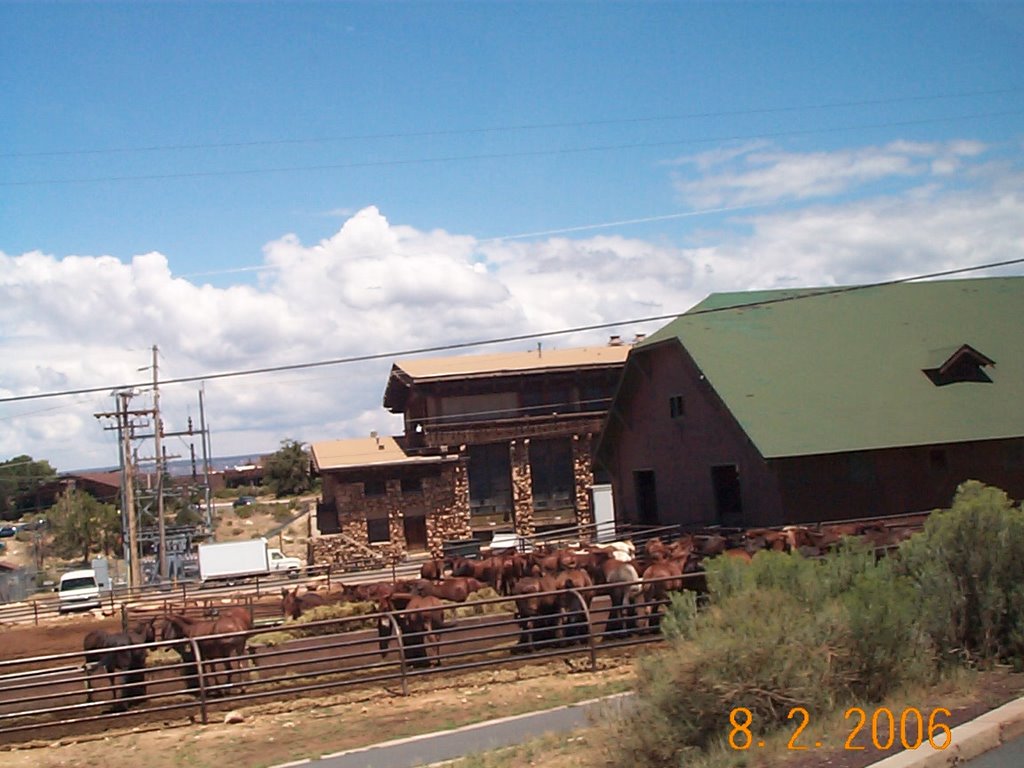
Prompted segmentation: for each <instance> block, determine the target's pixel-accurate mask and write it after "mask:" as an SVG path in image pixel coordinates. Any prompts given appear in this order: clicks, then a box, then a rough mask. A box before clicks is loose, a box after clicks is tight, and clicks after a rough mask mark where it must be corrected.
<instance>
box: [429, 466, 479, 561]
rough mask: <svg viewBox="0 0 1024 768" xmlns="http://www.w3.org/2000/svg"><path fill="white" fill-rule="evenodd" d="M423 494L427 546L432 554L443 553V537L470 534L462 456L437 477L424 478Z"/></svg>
mask: <svg viewBox="0 0 1024 768" xmlns="http://www.w3.org/2000/svg"><path fill="white" fill-rule="evenodd" d="M427 480H429V481H430V482H427ZM423 495H424V499H425V501H426V503H427V547H428V548H429V549H430V554H431V556H432V557H441V556H442V555H443V552H444V550H443V544H444V542H445V541H459V540H463V539H469V538H472V536H473V531H472V529H471V528H470V524H469V475H468V473H467V472H466V462H465V460H462V461H459V462H458V463H457V464H451V465H449V466H448V467H446V468H445V470H444V471H443V472H442V473H441V474H440V475H439V476H438V477H436V478H433V477H432V478H427V479H425V480H424V481H423Z"/></svg>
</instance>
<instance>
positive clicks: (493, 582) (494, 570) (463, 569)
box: [452, 557, 508, 595]
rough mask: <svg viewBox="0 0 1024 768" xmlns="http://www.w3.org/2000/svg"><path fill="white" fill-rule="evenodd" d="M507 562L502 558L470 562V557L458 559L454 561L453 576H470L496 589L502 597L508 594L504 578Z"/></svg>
mask: <svg viewBox="0 0 1024 768" xmlns="http://www.w3.org/2000/svg"><path fill="white" fill-rule="evenodd" d="M504 567H505V562H504V560H502V558H500V557H485V558H484V559H482V560H470V559H469V558H468V557H456V558H455V559H454V560H452V576H468V577H470V578H474V579H476V580H477V581H482V582H484V583H485V584H489V585H490V586H492V587H494V590H495V591H496V592H497V593H498V594H500V595H506V594H508V585H507V584H506V583H505V580H504V578H503V575H504Z"/></svg>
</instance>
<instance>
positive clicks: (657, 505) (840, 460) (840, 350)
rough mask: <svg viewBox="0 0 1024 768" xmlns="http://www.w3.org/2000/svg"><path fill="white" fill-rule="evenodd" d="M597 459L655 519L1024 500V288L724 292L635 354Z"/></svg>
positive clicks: (952, 284)
mask: <svg viewBox="0 0 1024 768" xmlns="http://www.w3.org/2000/svg"><path fill="white" fill-rule="evenodd" d="M597 458H598V461H599V462H600V463H601V464H603V465H604V467H605V468H606V469H607V470H608V472H609V473H610V475H611V477H612V483H613V487H614V493H615V508H616V513H617V515H618V517H619V519H620V520H625V521H630V522H639V523H649V524H655V523H657V524H674V523H680V524H683V525H714V524H721V525H778V524H786V523H796V522H809V521H818V520H838V519H850V518H857V517H868V516H876V515H888V514H902V513H905V512H915V511H924V510H931V509H935V508H938V507H942V506H948V504H949V502H950V500H951V499H952V496H953V494H954V491H955V489H956V486H957V485H958V484H959V483H961V482H963V481H964V480H966V479H969V478H973V479H977V480H981V481H983V482H985V483H989V484H992V485H996V486H999V487H1001V488H1003V489H1004V490H1005V491H1007V492H1008V493H1009V494H1010V495H1011V496H1012V497H1014V498H1017V499H1020V498H1024V278H1020V277H1012V278H980V279H970V280H947V281H936V282H921V283H906V284H890V285H884V286H865V287H850V288H843V289H806V290H790V291H762V292H754V293H728V294H714V295H712V296H710V297H708V298H707V299H706V300H705V301H704V302H702V303H701V304H699V305H698V306H696V307H694V308H693V309H692V310H690V311H689V312H687V313H686V314H684V315H681V316H680V317H678V318H677V319H676V320H674V321H672V322H671V323H669V324H668V325H666V326H665V327H664V328H662V329H660V330H659V331H658V332H657V333H655V334H653V335H651V336H650V337H648V338H647V339H646V340H645V341H644V342H643V343H641V344H638V345H636V346H634V347H633V348H632V350H631V351H630V354H629V357H628V359H627V361H626V366H625V370H624V373H623V377H622V380H621V382H620V384H619V387H618V389H617V392H616V394H615V397H614V400H613V403H612V406H611V409H610V413H609V416H608V420H607V423H606V425H605V429H604V432H603V433H602V435H601V438H600V441H599V444H598V447H597Z"/></svg>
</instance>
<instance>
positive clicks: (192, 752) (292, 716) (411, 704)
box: [0, 616, 1024, 768]
mask: <svg viewBox="0 0 1024 768" xmlns="http://www.w3.org/2000/svg"><path fill="white" fill-rule="evenodd" d="M117 622H118V620H117V619H96V618H91V617H81V616H79V617H67V618H64V619H62V620H59V621H57V622H53V623H52V624H49V625H44V626H39V627H33V626H17V627H11V626H9V627H4V628H3V629H2V630H0V658H10V657H14V656H24V655H40V654H45V653H60V652H65V651H74V650H77V649H78V647H79V644H80V643H81V638H82V637H83V636H84V634H85V633H86V632H87V631H88V630H89V629H91V628H95V627H99V626H107V625H109V626H110V627H111V628H113V627H114V626H117ZM641 652H642V651H641ZM634 659H635V654H623V655H622V656H618V657H602V658H599V663H600V666H601V668H600V669H599V670H598V671H597V672H596V673H595V672H590V671H587V670H586V669H585V668H583V669H581V667H585V664H584V662H583V660H573V661H572V663H571V664H570V663H568V662H567V661H566V660H554V661H549V662H546V663H539V664H536V665H526V666H521V667H518V668H516V669H503V670H488V671H483V672H474V673H470V674H463V675H459V676H458V677H453V678H430V679H427V680H422V681H419V682H418V683H415V684H413V685H412V687H411V690H410V694H411V695H409V696H407V697H406V696H402V695H401V694H400V692H399V691H397V690H395V689H389V688H383V687H379V688H372V689H365V690H361V691H349V692H346V693H344V694H339V695H333V696H325V697H318V698H315V699H314V698H310V699H301V700H289V701H287V702H281V703H270V704H266V703H264V704H260V705H257V706H253V707H248V708H244V709H240V710H237V711H238V712H239V714H240V716H241V717H240V722H237V723H230V724H228V723H225V722H223V721H218V722H214V723H211V724H208V725H201V724H198V723H191V724H190V723H185V722H182V721H176V722H167V723H160V724H156V725H155V726H153V727H145V728H124V729H117V728H111V729H108V730H107V731H106V732H104V733H103V734H101V735H97V736H93V737H77V738H76V739H71V738H68V739H60V740H56V741H47V742H33V743H29V744H22V745H19V746H18V747H17V748H4V747H0V761H2V763H3V765H4V768H87V767H88V768H92V766H95V765H97V764H106V765H110V766H120V765H136V764H138V763H140V762H142V761H143V760H144V761H145V764H146V766H147V768H180V766H193V767H194V768H220V766H223V765H225V764H227V765H232V766H238V767H239V768H261V767H263V766H272V765H278V764H281V763H285V762H289V761H292V760H298V759H302V758H315V757H318V756H321V755H324V754H331V753H333V752H338V751H341V750H344V749H351V748H355V747H360V746H366V745H369V744H373V743H377V742H379V741H384V740H387V739H392V738H401V737H404V736H411V735H415V734H417V733H424V732H428V731H433V730H438V729H446V728H452V727H456V726H458V725H463V724H467V723H471V722H477V721H480V720H487V719H491V718H495V717H503V716H507V715H512V714H518V713H521V712H527V711H531V710H536V709H543V708H547V707H552V706H558V705H561V704H567V703H571V702H574V701H581V700H584V699H588V698H594V697H596V696H601V695H605V694H609V693H615V692H618V691H622V690H629V689H631V688H632V685H633V681H634V672H633V661H634ZM1021 695H1024V675H1020V674H1012V673H1009V672H1008V671H1005V670H996V671H993V672H986V673H972V674H968V675H965V676H964V678H963V679H960V680H958V681H955V682H951V683H949V684H946V685H944V686H942V687H940V688H937V689H935V690H930V691H925V692H923V693H920V694H918V695H916V696H911V697H910V698H908V699H907V700H906V701H902V700H895V701H893V702H891V703H890V704H889V706H890V708H891V709H893V710H894V711H896V712H897V715H898V713H899V711H900V710H901V709H902V708H904V707H910V706H913V707H916V708H918V709H920V710H922V711H924V712H928V711H930V710H931V709H934V708H935V707H945V708H947V709H949V710H950V713H951V714H950V716H949V717H946V718H944V722H946V723H948V724H949V725H950V726H951V727H953V726H956V725H958V724H960V723H963V722H967V721H968V720H971V719H973V718H974V717H977V716H978V715H980V714H981V713H983V712H985V711H988V710H989V709H992V708H994V707H995V706H998V705H999V704H1002V703H1004V702H1006V701H1009V700H1011V699H1013V698H1016V697H1018V696H1021ZM911 699H913V700H911ZM869 716H870V713H869ZM850 730H851V726H850V724H849V723H848V722H845V723H844V721H843V720H842V719H841V718H836V719H833V720H831V721H822V722H820V723H819V722H813V721H812V723H811V724H810V725H809V727H808V728H807V730H806V731H805V732H804V733H803V734H802V736H801V739H800V741H801V742H806V743H807V744H812V745H813V744H814V743H815V742H816V741H817V740H821V741H822V742H823V743H824V744H825V745H826V746H825V747H824V748H821V749H814V748H813V747H812V748H810V749H808V750H805V751H793V750H791V749H788V748H787V746H786V739H785V738H783V739H781V740H775V743H772V744H770V745H768V748H767V749H764V750H762V753H760V754H755V753H752V752H748V753H746V754H745V755H743V757H745V758H746V763H745V764H746V765H747V766H748V767H749V768H782V767H784V768H819V766H828V768H865V767H866V766H868V765H870V764H871V763H873V762H876V761H877V760H879V759H882V758H883V757H886V756H888V755H890V754H892V750H888V751H882V750H878V749H875V748H874V747H873V746H872V745H871V743H870V738H869V737H868V736H866V735H865V734H864V733H862V734H861V736H862V738H859V739H858V740H857V743H862V744H864V745H866V747H867V748H866V749H864V750H859V751H852V750H848V749H844V748H843V747H842V743H843V741H844V740H845V738H846V736H847V735H849V732H850ZM572 738H573V739H575V740H577V743H576V745H575V748H574V749H571V750H567V753H566V754H565V755H561V756H559V757H558V758H557V759H549V760H546V761H545V765H546V766H547V765H549V764H550V765H551V766H556V765H557V766H559V768H582V766H587V765H592V764H601V763H602V761H601V760H598V761H597V762H596V763H591V762H588V761H587V759H586V756H585V755H583V754H581V748H582V743H580V742H583V743H589V744H592V745H598V744H599V743H600V735H599V734H598V733H596V732H591V733H586V732H580V733H577V734H574V735H573V736H572ZM595 751H600V750H599V747H596V748H595ZM548 754H549V755H550V756H551V757H552V758H553V757H554V756H553V755H552V754H551V753H548ZM535 756H536V753H535V752H534V751H531V750H530V749H529V748H525V749H522V750H519V751H518V752H513V754H512V755H511V756H510V757H507V758H505V760H506V762H503V763H501V765H502V766H505V767H506V768H520V766H521V767H522V768H527V767H528V766H530V765H531V764H533V762H534V761H535ZM591 757H595V755H591ZM736 757H740V755H736ZM485 764H488V765H489V764H490V763H485Z"/></svg>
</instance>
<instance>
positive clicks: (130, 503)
mask: <svg viewBox="0 0 1024 768" xmlns="http://www.w3.org/2000/svg"><path fill="white" fill-rule="evenodd" d="M118 397H119V398H120V400H121V408H120V409H119V410H118V420H117V421H118V428H119V430H120V432H121V486H122V487H121V507H122V509H123V510H124V516H125V517H126V518H128V519H127V521H126V522H127V523H128V552H127V555H128V586H129V587H132V588H136V587H141V586H142V563H141V562H140V561H139V527H138V520H137V519H136V517H135V464H134V463H133V462H132V427H131V423H130V421H129V419H130V417H129V411H128V401H129V400H131V398H132V393H131V391H128V392H119V393H118Z"/></svg>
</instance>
